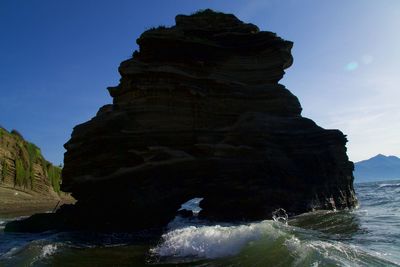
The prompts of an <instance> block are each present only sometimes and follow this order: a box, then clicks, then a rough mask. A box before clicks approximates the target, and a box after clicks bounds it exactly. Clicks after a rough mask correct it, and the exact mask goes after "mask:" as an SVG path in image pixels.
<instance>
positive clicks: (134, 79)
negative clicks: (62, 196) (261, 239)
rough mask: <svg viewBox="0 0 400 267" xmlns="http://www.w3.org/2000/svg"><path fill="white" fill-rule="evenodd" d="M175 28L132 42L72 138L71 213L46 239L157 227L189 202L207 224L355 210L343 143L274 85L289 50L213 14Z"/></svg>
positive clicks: (62, 215)
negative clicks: (61, 232)
mask: <svg viewBox="0 0 400 267" xmlns="http://www.w3.org/2000/svg"><path fill="white" fill-rule="evenodd" d="M175 20H176V25H175V26H172V27H158V28H154V29H150V30H148V31H145V32H144V33H143V34H142V35H141V36H140V38H139V39H137V43H138V45H139V47H140V49H139V50H138V51H135V52H134V53H133V56H132V58H131V59H129V60H126V61H124V62H122V63H121V65H120V67H119V72H120V74H121V80H120V83H119V85H118V86H116V87H110V88H108V90H109V92H110V95H111V96H112V97H113V104H112V105H106V106H104V107H102V108H100V110H99V112H98V113H97V115H96V116H95V117H94V118H93V119H91V120H90V121H88V122H86V123H83V124H81V125H78V126H76V127H75V128H74V130H73V133H72V137H71V140H70V141H68V143H66V144H65V148H66V149H67V152H66V154H65V159H64V163H65V167H64V169H63V177H64V180H63V184H62V189H63V190H65V191H69V192H72V195H73V196H74V197H75V198H76V199H77V200H78V202H77V204H76V205H75V206H65V207H63V208H62V209H61V210H60V212H58V213H57V214H58V215H57V216H58V217H57V218H56V219H55V223H53V225H51V226H49V227H48V228H57V227H58V228H60V225H62V227H61V228H66V229H92V230H93V228H96V229H100V230H112V231H116V230H124V231H125V230H135V229H144V228H149V227H160V226H164V225H166V224H167V223H168V222H169V221H170V220H171V219H173V218H174V216H175V214H176V212H177V210H178V209H179V208H180V205H181V204H182V203H184V202H186V201H188V200H189V199H192V198H195V197H201V198H203V200H202V201H201V202H200V207H201V208H202V210H201V212H200V214H199V216H200V217H203V218H206V219H209V220H216V221H237V220H261V219H267V218H271V214H272V212H273V211H274V210H276V209H278V208H283V209H285V210H286V211H287V212H288V213H289V214H299V213H303V212H307V211H311V210H314V209H345V208H352V207H354V206H355V205H356V203H357V200H356V197H355V194H354V189H353V175H352V171H353V163H352V162H350V161H349V160H348V157H347V155H346V147H345V144H346V141H347V140H346V137H345V136H344V135H343V134H342V133H341V132H340V131H339V130H325V129H323V128H321V127H319V126H317V125H316V124H315V123H314V122H313V121H312V120H310V119H307V118H304V117H302V116H301V110H302V108H301V106H300V103H299V101H298V99H297V97H296V96H294V95H293V94H292V93H291V92H290V91H289V90H287V89H286V88H285V87H284V86H283V85H281V84H279V83H278V81H279V80H280V79H281V78H282V77H283V75H284V69H286V68H288V67H289V66H290V65H291V64H292V62H293V59H292V55H291V53H290V51H291V48H292V45H293V43H292V42H289V41H285V40H283V39H282V38H280V37H278V36H277V35H276V34H275V33H272V32H267V31H260V30H259V29H258V28H257V26H255V25H253V24H248V23H243V22H242V21H240V20H239V19H237V18H236V17H235V16H234V15H231V14H223V13H218V12H213V11H211V10H205V11H201V12H198V13H195V14H192V15H190V16H185V15H178V16H177V17H176V19H175ZM33 219H35V218H33ZM36 219H37V220H40V216H38V217H37V218H36ZM31 220H32V219H31Z"/></svg>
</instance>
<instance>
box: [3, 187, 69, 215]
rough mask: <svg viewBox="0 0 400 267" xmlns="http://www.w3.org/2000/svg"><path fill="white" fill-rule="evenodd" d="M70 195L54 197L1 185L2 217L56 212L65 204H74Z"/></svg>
mask: <svg viewBox="0 0 400 267" xmlns="http://www.w3.org/2000/svg"><path fill="white" fill-rule="evenodd" d="M73 203H75V200H74V199H73V198H72V197H70V196H69V195H66V194H65V195H63V194H62V195H61V196H58V195H55V196H54V197H52V196H51V195H50V196H42V195H39V194H35V193H33V194H31V193H28V192H25V191H21V190H18V189H14V188H9V187H0V218H12V217H20V216H30V215H33V214H35V213H46V212H47V213H48V212H54V211H55V210H57V209H58V208H59V207H60V206H62V205H63V204H73Z"/></svg>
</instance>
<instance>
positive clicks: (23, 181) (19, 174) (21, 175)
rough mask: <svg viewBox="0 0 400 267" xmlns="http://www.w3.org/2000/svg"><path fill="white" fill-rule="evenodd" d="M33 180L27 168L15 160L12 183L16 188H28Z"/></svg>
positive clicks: (20, 161)
mask: <svg viewBox="0 0 400 267" xmlns="http://www.w3.org/2000/svg"><path fill="white" fill-rule="evenodd" d="M32 179H33V178H32V177H31V176H30V172H29V168H28V167H27V166H25V165H24V162H23V161H22V160H21V159H16V160H15V180H14V183H15V184H16V185H18V186H23V187H25V188H26V187H28V186H31V185H32V181H31V180H32Z"/></svg>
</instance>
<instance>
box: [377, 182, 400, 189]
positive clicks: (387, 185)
mask: <svg viewBox="0 0 400 267" xmlns="http://www.w3.org/2000/svg"><path fill="white" fill-rule="evenodd" d="M399 186H400V183H397V184H380V185H379V188H383V187H399Z"/></svg>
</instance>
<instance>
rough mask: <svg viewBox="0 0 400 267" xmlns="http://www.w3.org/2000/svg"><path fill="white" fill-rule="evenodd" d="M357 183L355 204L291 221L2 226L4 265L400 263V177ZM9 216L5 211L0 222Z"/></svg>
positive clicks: (1, 260)
mask: <svg viewBox="0 0 400 267" xmlns="http://www.w3.org/2000/svg"><path fill="white" fill-rule="evenodd" d="M355 188H356V192H357V196H358V198H359V201H360V207H359V208H358V209H356V210H354V211H341V212H314V213H308V214H303V215H300V216H297V217H295V218H291V219H289V221H288V223H287V224H286V223H285V222H284V220H282V219H278V220H277V221H273V220H271V221H261V222H254V223H249V224H239V225H231V224H210V223H208V222H205V221H199V220H196V219H191V220H190V219H183V218H176V219H175V220H174V221H173V222H171V223H170V225H169V226H168V229H167V230H166V231H165V233H164V235H163V236H162V237H161V238H160V239H153V238H152V239H149V238H148V236H147V235H146V233H141V234H136V235H130V234H95V233H92V234H91V233H84V234H83V233H52V232H48V233H42V234H17V233H4V232H2V230H0V266H145V265H162V266H400V181H389V182H374V183H364V184H356V185H355ZM194 204H195V203H194ZM10 219H11V218H8V219H5V218H3V219H1V218H0V228H3V227H4V224H5V222H6V221H8V220H10Z"/></svg>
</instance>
